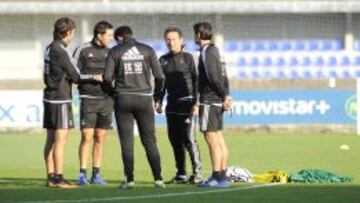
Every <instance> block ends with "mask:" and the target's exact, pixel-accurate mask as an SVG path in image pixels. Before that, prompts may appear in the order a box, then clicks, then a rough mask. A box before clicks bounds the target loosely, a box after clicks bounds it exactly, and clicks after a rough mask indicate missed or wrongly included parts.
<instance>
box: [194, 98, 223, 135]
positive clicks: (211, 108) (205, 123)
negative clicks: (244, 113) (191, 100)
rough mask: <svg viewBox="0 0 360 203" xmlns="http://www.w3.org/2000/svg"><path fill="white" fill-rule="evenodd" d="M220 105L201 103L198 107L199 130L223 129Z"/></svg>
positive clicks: (212, 130)
mask: <svg viewBox="0 0 360 203" xmlns="http://www.w3.org/2000/svg"><path fill="white" fill-rule="evenodd" d="M223 113H224V110H223V108H222V106H216V105H211V104H201V105H200V108H199V122H200V131H201V132H214V131H219V130H222V129H223Z"/></svg>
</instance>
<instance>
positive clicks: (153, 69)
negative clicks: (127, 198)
mask: <svg viewBox="0 0 360 203" xmlns="http://www.w3.org/2000/svg"><path fill="white" fill-rule="evenodd" d="M132 34H133V33H132V30H131V28H130V27H128V26H122V27H119V28H118V29H117V30H116V31H115V39H116V40H117V41H118V42H119V45H117V46H115V47H114V48H112V49H111V50H110V52H109V54H108V57H107V61H106V67H105V73H104V75H103V80H104V82H107V83H112V82H113V81H114V80H115V88H114V103H115V117H116V123H117V127H118V133H119V138H120V143H121V151H122V158H123V164H124V171H125V175H126V180H125V181H124V182H123V183H122V184H121V185H120V186H121V187H122V188H129V187H133V186H134V174H133V171H134V119H135V120H136V122H137V125H138V127H139V133H140V138H141V142H142V144H143V146H144V148H145V151H146V155H147V158H148V161H149V163H150V166H151V169H152V173H153V176H154V179H155V187H161V188H163V187H165V184H164V183H163V182H162V177H161V165H160V154H159V150H158V147H157V144H156V137H155V118H154V117H155V115H154V109H153V97H154V99H156V100H157V99H158V98H159V97H160V94H161V91H162V88H163V82H164V75H163V73H162V70H161V67H160V63H159V61H158V59H157V57H156V54H155V51H154V50H153V49H152V48H151V47H150V46H147V45H145V44H142V43H139V42H137V41H136V40H135V39H134V38H133V37H132ZM151 73H152V75H153V76H154V79H155V90H154V94H153V93H152V87H151Z"/></svg>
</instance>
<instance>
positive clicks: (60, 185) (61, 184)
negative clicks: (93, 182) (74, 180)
mask: <svg viewBox="0 0 360 203" xmlns="http://www.w3.org/2000/svg"><path fill="white" fill-rule="evenodd" d="M55 187H56V188H60V189H75V188H78V187H79V186H78V185H73V184H71V183H70V182H68V181H66V180H62V181H60V182H57V183H55Z"/></svg>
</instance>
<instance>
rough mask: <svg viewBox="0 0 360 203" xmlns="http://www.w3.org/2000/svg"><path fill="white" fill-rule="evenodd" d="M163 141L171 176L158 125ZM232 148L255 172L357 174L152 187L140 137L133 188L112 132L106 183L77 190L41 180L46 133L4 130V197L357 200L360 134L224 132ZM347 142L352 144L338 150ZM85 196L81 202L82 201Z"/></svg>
mask: <svg viewBox="0 0 360 203" xmlns="http://www.w3.org/2000/svg"><path fill="white" fill-rule="evenodd" d="M158 132H159V133H158V144H159V149H160V153H161V156H162V157H161V158H162V166H163V176H164V178H165V179H166V180H168V179H170V178H171V177H172V176H173V175H174V174H175V167H174V161H173V156H172V151H171V148H170V144H169V142H168V139H167V137H166V133H165V131H164V130H162V129H160V130H159V131H158ZM225 134H226V139H227V143H228V145H229V149H230V154H231V157H230V164H229V165H238V166H242V167H245V168H247V169H249V170H250V171H252V172H253V173H263V172H266V171H269V170H284V171H286V172H289V173H291V172H296V171H299V170H301V169H323V170H328V171H331V172H334V173H336V174H338V175H342V176H350V177H353V178H354V181H353V182H352V183H342V184H285V185H275V186H269V187H259V188H257V187H258V185H256V184H255V185H254V184H234V185H233V186H232V187H231V188H226V189H203V188H198V187H195V186H191V185H180V186H173V185H168V187H167V188H166V189H154V188H153V186H152V176H151V172H150V169H149V166H148V164H147V161H146V156H145V153H144V150H143V148H142V147H141V143H140V140H139V139H138V138H137V139H136V143H135V149H136V150H135V157H136V158H135V181H136V183H137V185H136V188H135V189H133V190H121V189H118V188H117V186H118V184H119V182H120V181H121V180H122V178H123V171H122V164H121V157H120V147H119V142H118V138H117V136H116V135H115V133H110V134H109V135H108V137H107V140H106V151H105V157H104V160H103V166H102V169H101V171H102V174H103V175H104V177H105V179H106V180H108V181H109V183H110V184H109V185H108V186H106V187H96V186H88V187H82V188H80V189H76V190H59V189H49V188H45V187H44V177H45V169H44V163H43V159H42V150H43V144H44V141H45V137H44V134H43V133H41V132H40V133H1V135H0V154H1V156H0V202H37V203H39V202H41V203H42V202H52V201H55V200H57V201H55V202H61V201H58V200H66V201H63V202H76V201H77V202H90V201H91V202H157V203H159V202H169V201H171V202H172V203H175V202H186V201H191V202H207V203H212V202H284V203H285V202H304V201H306V202H308V203H309V202H317V203H322V202H324V203H325V202H326V203H332V202H334V203H335V202H360V195H359V194H360V173H359V171H360V155H359V154H360V136H356V135H353V134H341V133H313V134H303V133H256V132H251V133H246V132H241V131H238V130H235V129H233V130H227V131H226V132H225ZM79 138H80V137H79V133H78V132H77V131H76V130H74V131H72V133H71V136H70V137H69V142H68V145H67V150H66V158H65V160H66V163H65V166H66V168H65V172H64V173H65V176H66V178H68V179H71V180H73V181H75V180H76V178H77V175H78V170H79V169H78V158H77V148H78V144H79ZM198 140H199V144H200V148H201V152H202V162H203V170H204V176H205V177H206V176H208V175H209V174H210V161H209V156H208V153H207V148H206V145H205V143H204V140H203V138H202V136H200V135H198ZM342 144H347V145H349V146H350V150H340V149H339V147H340V146H341V145H342ZM188 169H190V168H189V164H188ZM79 200H80V201H79Z"/></svg>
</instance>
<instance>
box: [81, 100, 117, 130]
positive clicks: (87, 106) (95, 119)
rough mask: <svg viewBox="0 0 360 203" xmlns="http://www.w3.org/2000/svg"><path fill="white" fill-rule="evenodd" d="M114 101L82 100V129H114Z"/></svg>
mask: <svg viewBox="0 0 360 203" xmlns="http://www.w3.org/2000/svg"><path fill="white" fill-rule="evenodd" d="M112 121H113V101H112V99H111V98H106V99H82V100H81V106H80V128H81V129H83V128H101V129H107V130H108V129H112V128H113V122H112Z"/></svg>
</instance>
